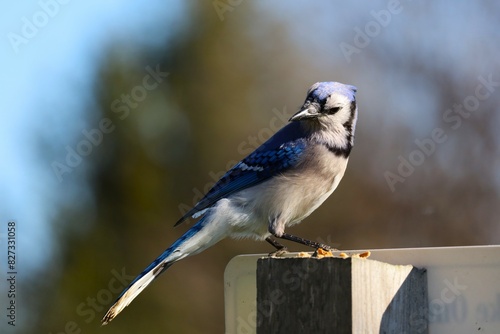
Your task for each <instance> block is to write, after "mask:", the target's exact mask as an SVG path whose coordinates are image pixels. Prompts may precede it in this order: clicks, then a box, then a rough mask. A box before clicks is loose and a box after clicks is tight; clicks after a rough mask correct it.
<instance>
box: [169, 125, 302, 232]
mask: <svg viewBox="0 0 500 334" xmlns="http://www.w3.org/2000/svg"><path fill="white" fill-rule="evenodd" d="M292 124H294V123H292ZM292 124H289V125H288V126H291V125H292ZM292 133H295V134H298V132H297V131H294V132H292ZM282 134H283V132H282V131H280V132H278V133H277V134H276V135H275V136H274V137H272V138H271V139H269V141H267V142H266V143H264V144H263V145H262V146H260V147H259V148H258V149H257V150H255V151H254V152H253V153H251V154H250V155H249V156H247V157H246V158H245V159H243V160H242V161H240V162H239V163H237V164H236V165H235V166H234V167H233V168H231V169H230V170H229V171H228V172H227V173H226V174H225V175H224V176H223V177H222V178H221V179H220V180H219V181H218V182H217V183H216V184H215V185H214V186H213V187H212V189H210V191H208V193H207V194H206V195H205V197H203V199H201V200H200V201H199V202H198V203H197V204H196V205H195V206H194V207H193V208H192V209H191V210H189V211H188V212H187V213H186V214H185V215H184V216H183V217H182V218H181V219H180V220H179V221H178V222H177V223H176V224H175V226H177V225H179V224H180V223H182V222H183V221H185V220H186V219H187V218H189V217H192V216H193V215H196V213H198V212H200V211H203V210H205V209H207V208H209V207H211V206H212V205H214V204H215V203H216V202H217V201H219V200H220V199H222V198H224V197H227V196H229V195H231V194H233V193H235V192H237V191H240V190H243V189H246V188H249V187H251V186H254V185H257V184H259V183H261V182H264V181H266V180H268V179H269V178H271V177H273V176H275V175H277V174H281V173H283V172H285V171H286V170H288V169H289V168H291V167H293V166H294V165H295V164H296V163H297V162H298V160H299V158H300V157H301V156H302V154H303V152H304V149H305V146H306V140H305V139H304V138H301V137H299V136H295V137H294V138H287V137H288V136H283V135H282Z"/></svg>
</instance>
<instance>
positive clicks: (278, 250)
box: [266, 237, 288, 256]
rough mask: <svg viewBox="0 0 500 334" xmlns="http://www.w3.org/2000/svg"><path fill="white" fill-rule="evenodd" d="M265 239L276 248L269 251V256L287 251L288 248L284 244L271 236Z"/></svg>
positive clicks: (279, 254)
mask: <svg viewBox="0 0 500 334" xmlns="http://www.w3.org/2000/svg"><path fill="white" fill-rule="evenodd" d="M266 241H267V242H269V243H270V244H271V245H273V247H274V248H276V250H275V251H274V252H271V253H269V256H281V255H283V254H285V253H286V252H288V248H286V246H285V245H282V244H280V243H279V242H278V241H276V240H275V239H273V238H271V237H267V238H266Z"/></svg>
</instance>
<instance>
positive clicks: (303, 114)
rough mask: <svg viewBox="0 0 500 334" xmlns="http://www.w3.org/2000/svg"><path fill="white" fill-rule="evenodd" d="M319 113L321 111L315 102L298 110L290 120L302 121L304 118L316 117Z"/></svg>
mask: <svg viewBox="0 0 500 334" xmlns="http://www.w3.org/2000/svg"><path fill="white" fill-rule="evenodd" d="M318 115H319V111H318V109H317V107H316V106H315V105H313V104H310V105H309V106H307V107H306V108H304V109H302V110H300V111H298V112H297V113H296V114H295V115H293V116H292V117H291V118H290V120H289V121H290V122H295V121H301V120H303V119H310V118H316V117H318Z"/></svg>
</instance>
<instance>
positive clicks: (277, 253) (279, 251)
mask: <svg viewBox="0 0 500 334" xmlns="http://www.w3.org/2000/svg"><path fill="white" fill-rule="evenodd" d="M286 253H288V248H286V247H283V248H280V249H277V250H275V251H274V252H271V253H269V257H282V256H283V255H285V254H286Z"/></svg>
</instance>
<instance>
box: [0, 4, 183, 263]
mask: <svg viewBox="0 0 500 334" xmlns="http://www.w3.org/2000/svg"><path fill="white" fill-rule="evenodd" d="M60 2H61V3H59V2H57V1H55V0H47V1H23V2H12V3H10V4H9V7H10V8H9V9H8V10H4V11H2V13H1V14H0V16H1V18H0V36H1V43H0V73H1V76H0V87H1V88H2V90H1V96H2V122H1V123H0V133H1V138H2V140H0V154H1V156H2V161H3V163H2V164H1V167H0V185H1V192H0V223H1V224H2V225H1V228H0V231H1V233H5V232H6V223H7V221H9V220H15V221H17V225H18V253H19V259H20V265H21V266H23V268H26V269H28V268H34V267H36V266H38V265H43V263H44V260H45V259H46V258H47V257H50V256H51V251H54V248H52V246H53V245H52V244H51V243H50V240H51V234H52V231H51V230H50V225H49V222H50V219H51V217H52V215H54V214H55V213H56V206H55V203H57V202H58V201H61V199H63V198H64V197H66V196H68V195H69V198H73V199H74V197H73V196H74V195H76V194H73V195H71V194H66V193H65V192H66V191H68V189H70V188H67V187H65V186H64V184H61V183H59V182H58V180H57V178H56V176H55V174H54V173H53V172H52V170H51V167H50V164H51V161H47V160H46V158H44V157H42V156H41V154H40V151H39V150H40V148H41V147H40V143H39V138H40V135H41V134H45V135H47V136H48V137H49V138H51V139H52V140H54V141H59V142H61V143H70V142H71V141H72V140H73V137H74V136H77V135H79V134H80V131H81V128H83V127H84V126H83V125H84V124H85V123H86V122H88V120H87V119H86V117H85V109H86V108H89V107H91V106H92V96H91V92H92V87H93V85H94V80H95V75H96V71H97V68H96V66H97V64H98V63H99V62H98V61H96V60H99V58H100V57H101V56H103V55H104V52H105V51H106V50H107V48H106V47H107V46H109V45H110V44H111V43H114V42H122V43H123V42H124V41H127V43H130V44H131V45H136V46H137V45H138V44H154V43H157V42H158V41H160V40H162V39H165V38H166V37H167V35H168V34H169V33H173V32H175V29H172V30H170V31H156V30H155V29H154V28H155V26H157V25H158V22H159V21H158V20H169V21H171V22H172V26H175V25H176V24H177V25H178V24H179V22H178V20H179V19H178V18H179V17H182V15H181V14H182V5H181V4H180V1H171V5H170V6H169V8H168V9H169V10H168V12H167V11H166V8H165V5H164V3H163V2H162V1H147V2H128V3H126V4H122V2H121V1H104V2H103V1H85V2H77V1H66V2H67V3H64V2H65V1H60ZM27 22H29V23H27ZM33 27H35V29H36V30H34V29H33ZM153 32H154V33H153ZM24 36H27V37H28V38H25V37H24ZM131 52H133V50H131ZM75 83H77V84H76V85H75ZM82 189H83V188H82ZM61 195H62V196H61ZM78 196H85V194H84V193H82V194H78ZM2 237H4V235H2ZM3 240H4V239H2V241H3ZM28 254H29V256H28ZM4 262H5V261H1V263H2V265H4Z"/></svg>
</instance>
